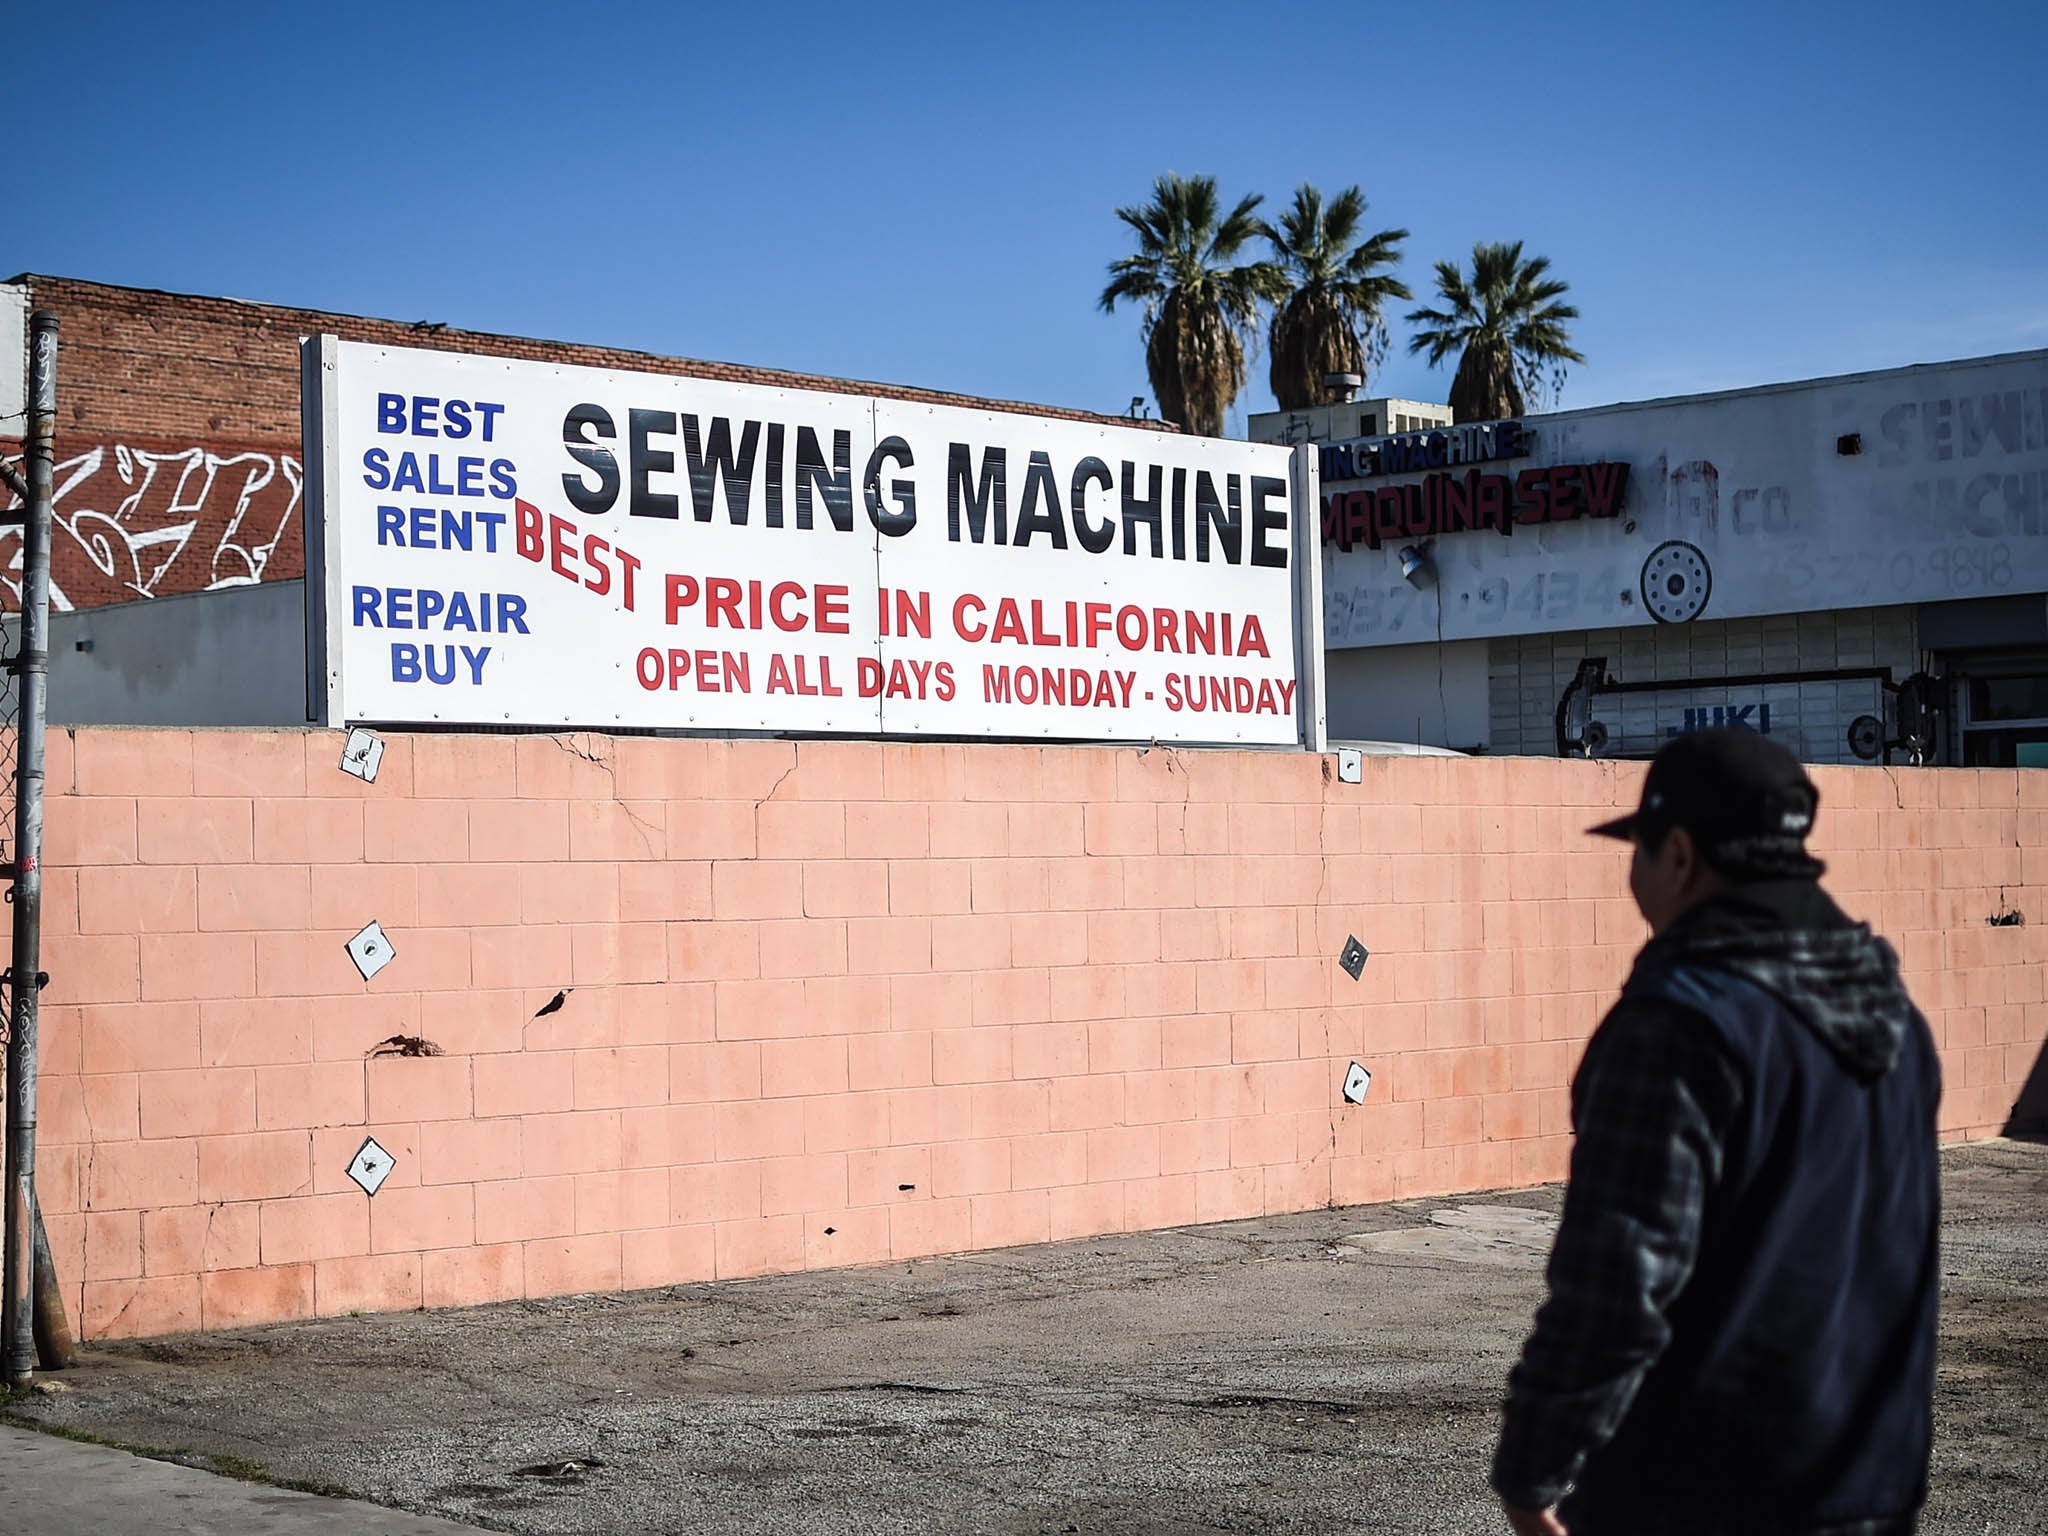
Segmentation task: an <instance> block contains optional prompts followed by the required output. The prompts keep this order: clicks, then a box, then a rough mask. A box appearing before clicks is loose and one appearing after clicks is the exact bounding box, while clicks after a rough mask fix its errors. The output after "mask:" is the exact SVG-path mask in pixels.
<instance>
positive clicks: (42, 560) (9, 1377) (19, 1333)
mask: <svg viewBox="0 0 2048 1536" xmlns="http://www.w3.org/2000/svg"><path fill="white" fill-rule="evenodd" d="M28 356H29V363H28V437H27V439H26V440H25V442H24V444H23V449H24V453H23V458H24V460H25V463H24V464H23V468H24V469H25V470H26V471H27V472H28V473H27V479H28V493H29V494H28V496H27V498H26V500H27V503H28V504H27V507H26V509H25V516H26V522H25V525H24V527H23V529H22V549H21V649H20V652H19V654H18V655H17V656H16V658H15V661H14V663H13V668H12V670H13V671H14V674H15V686H16V688H17V689H18V690H19V691H18V693H17V695H16V698H17V701H18V713H17V716H16V730H17V732H18V737H17V740H18V743H19V757H18V765H17V768H16V771H15V805H14V826H15V832H14V870H13V875H14V954H13V958H12V969H11V971H10V972H9V981H10V986H9V990H8V1002H9V1004H10V1008H11V1013H10V1018H9V1021H8V1031H7V1160H6V1188H5V1191H4V1204H5V1207H6V1218H7V1233H6V1249H5V1269H6V1273H5V1287H4V1297H5V1303H6V1305H5V1310H4V1312H0V1322H4V1324H5V1327H4V1329H0V1373H4V1375H5V1377H6V1382H7V1385H8V1386H10V1387H20V1386H26V1385H27V1384H28V1382H29V1381H30V1380H31V1379H32V1378H33V1377H34V1375H35V1369H36V1341H35V1325H34V1306H35V1286H34V1284H33V1276H32V1270H33V1265H34V1262H35V1260H34V1255H35V1240H34V1231H35V1213H36V1197H35V1188H36V1004H37V1001H38V998H37V992H38V990H39V988H40V986H41V983H42V973H41V965H42V940H43V870H42V854H43V703H44V699H43V694H44V685H45V683H46V682H47V681H48V675H49V670H50V647H49V631H50V502H51V460H52V458H53V456H54V455H53V452H52V449H53V445H54V443H55V440H56V434H57V317H56V316H55V315H53V314H51V313H50V311H48V310H46V309H39V310H37V311H36V312H35V313H34V314H33V315H31V316H30V317H29V354H28Z"/></svg>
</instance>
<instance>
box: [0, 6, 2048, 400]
mask: <svg viewBox="0 0 2048 1536" xmlns="http://www.w3.org/2000/svg"><path fill="white" fill-rule="evenodd" d="M28 41H29V42H30V44H31V47H30V48H27V49H17V50H16V51H14V52H13V53H12V54H11V56H10V67H9V80H8V89H7V91H6V92H5V93H4V99H0V128H4V130H5V134H6V142H8V143H9V144H12V145H14V146H15V155H14V156H13V157H12V164H13V166H14V171H13V173H12V174H11V175H10V176H9V178H8V181H9V185H10V194H9V200H10V203H11V205H12V207H13V210H14V216H13V217H10V218H9V219H8V220H7V221H6V227H5V231H4V233H0V267H4V269H5V270H6V271H7V272H14V271H21V270H29V271H40V272H53V273H61V274H65V275H72V276H80V277H89V278H97V279H101V280H105V281H109V282H116V283H129V284H135V285H138V286H143V287H159V288H168V289H174V290H179V291H186V292H195V293H205V294H230V295H234V296H236V297H240V298H249V299H262V300H269V301H274V302H279V303H288V304H302V305H307V306H310V307H315V308H323V309H333V310H340V311H346V312H352V313H362V314H369V315H377V316H389V317H393V318H398V319H405V320H412V319H427V320H438V321H444V322H447V323H449V324H451V325H456V326H462V327H468V328H472V329H478V330H491V331H504V332H511V333H516V334H527V335H537V336H546V337H559V338H564V339H569V340H576V341H588V342H601V343H607V344H612V345H619V346H628V347H636V348H641V349H644V350H647V351H653V352H662V353H674V354H679V355H683V356H691V357H702V358H715V359H728V360H733V361H740V362H751V363H760V364H766V365H773V366H780V367H788V368H796V369H802V370H805V371H809V372H816V373H824V374H832V375H839V376H844V377H851V378H865V379H883V380H890V381H896V382H902V383H915V384H922V385H928V386H932V387H937V388H946V389H957V390H963V391H968V392H971V393H976V394H986V395H994V396H1002V397H1009V398H1018V399H1025V400H1035V401H1043V402H1048V403H1055V404H1061V405H1072V406H1084V407H1089V408H1094V409H1100V410H1109V411H1120V410H1122V409H1124V408H1125V407H1126V406H1127V405H1128V403H1129V401H1130V398H1131V397H1132V396H1133V395H1136V394H1149V389H1148V386H1147V384H1146V382H1145V376H1144V362H1143V354H1142V348H1141V344H1140V341H1139V331H1138V325H1139V322H1138V316H1137V314H1136V313H1135V312H1121V311H1120V312H1119V313H1118V314H1117V315H1115V316H1113V317H1106V316H1104V315H1102V314H1101V313H1099V312H1098V310H1097V309H1096V307H1095V301H1096V298H1097V296H1098V295H1099V293H1100V292H1101V289H1102V285H1103V283H1104V281H1105V271H1104V269H1105V266H1106V265H1107V263H1108V262H1109V261H1110V260H1112V259H1113V258H1115V257H1117V256H1119V255H1122V254H1125V252H1126V251H1127V249H1128V245H1127V242H1126V240H1125V239H1124V231H1123V228H1122V226H1121V225H1120V224H1119V223H1118V222H1117V221H1116V219H1115V218H1114V215H1113V209H1114V208H1115V206H1116V205H1117V204H1119V203H1129V202H1139V201H1142V200H1144V198H1145V197H1146V196H1147V194H1148V192H1149V189H1150V186H1151V183H1152V179H1153V177H1154V176H1156V175H1157V174H1158V173H1159V172H1161V171H1163V170H1168V169H1172V170H1176V171H1179V172H1182V173H1183V174H1194V173H1206V174H1211V175H1214V176H1216V177H1218V178H1219V179H1220V181H1221V183H1222V186H1223V189H1224V191H1225V192H1226V193H1227V194H1235V193H1238V192H1245V191H1260V192H1263V193H1265V194H1266V196H1267V199H1268V202H1269V204H1274V205H1277V204H1280V203H1282V202H1284V201H1285V200H1286V198H1287V197H1288V195H1289V193H1290V191H1291V189H1292V188H1293V187H1294V186H1295V185H1296V184H1297V183H1299V182H1301V181H1303V180H1308V181H1313V182H1315V183H1317V184H1319V185H1320V186H1322V187H1323V188H1325V189H1326V190H1329V191H1335V190H1336V189H1338V188H1340V187H1343V186H1345V185H1348V184H1350V183H1352V182H1357V183H1359V184H1360V185H1361V186H1363V188H1364V189H1365V192H1366V195H1367V196H1368V198H1369V199H1370V201H1371V215H1370V216H1371V218H1372V219H1373V220H1374V227H1375V228H1379V227H1386V226H1390V225H1398V226H1405V227H1407V228H1408V229H1409V230H1410V231H1411V235H1410V238H1409V241H1408V244H1407V259H1406V261H1405V263H1404V266H1403V275H1404V276H1405V277H1406V279H1407V280H1408V282H1409V284H1410V286H1411V287H1413V288H1414V289H1415V290H1416V291H1417V294H1418V296H1421V295H1422V294H1423V293H1424V292H1425V290H1427V288H1428V286H1429V274H1430V271H1431V268H1432V264H1433V263H1434V261H1435V260H1436V259H1438V258H1440V257H1456V256H1459V255H1461V254H1469V252H1470V249H1471V246H1472V244H1473V242H1474V241H1475V240H1492V239H1521V240H1524V241H1525V242H1527V245H1528V248H1529V249H1530V250H1531V251H1535V252H1542V253H1545V254H1547V255H1549V256H1550V257H1551V259H1552V262H1553V265H1554V267H1555V270H1556V273H1557V274H1558V275H1559V276H1561V277H1563V278H1564V279H1566V280H1567V281H1568V282H1570V283H1571V285H1572V290H1573V293H1572V297H1573V299H1574V300H1575V301H1576V302H1577V304H1578V306H1579V308H1580V310H1581V312H1582V316H1583V318H1582V319H1581V321H1580V322H1579V323H1578V325H1577V327H1576V329H1575V332H1574V334H1575V337H1576V340H1577V342H1578V345H1579V347H1580V350H1581V351H1583V352H1584V353H1585V354H1586V356H1587V364H1586V366H1585V367H1583V368H1580V369H1576V370H1574V371H1573V372H1572V374H1571V375H1570V377H1569V378H1568V380H1567V382H1566V385H1565V390H1564V394H1563V398H1562V402H1561V403H1562V404H1564V405H1567V406H1573V405H1592V404H1598V403H1601V402H1604V401H1609V400H1615V399H1636V398H1644V397H1648V396H1654V395H1660V394H1672V393H1682V392H1686V391H1690V390H1696V389H1709V388H1721V387H1732V386H1736V385H1741V384H1746V383H1755V382H1763V381H1769V380H1778V379H1787V378H1799V377H1809V376H1813V375H1817V374H1826V373H1839V372H1849V371H1854V370H1857V369H1863V368H1874V367H1884V366H1890V365H1895V364H1903V363H1910V362H1917V361H1924V360H1928V359H1933V358H1941V357H1955V356H1968V355H1972V354H1977V353H1985V352H1996V351H2011V350H2017V349H2021V348H2027V347H2041V346H2048V197H2044V196H2043V192H2044V187H2048V177H2044V174H2043V163H2044V162H2043V154H2044V145H2048V90H2044V88H2043V78H2044V76H2043V66H2044V64H2048V7H2041V6H2038V5H2029V4H2019V3H2010V4H2005V3H1998V0H1992V3H1987V4H1985V5H1982V6H1978V7H1973V8H1940V7H1936V6H1933V5H1906V4H1892V3H1885V0H1867V3H1860V4H1838V5H1809V4H1792V5H1785V4H1782V3H1780V4H1775V5H1750V4H1729V5H1717V6H1712V7H1704V6H1703V7H1686V8H1680V7H1663V6H1643V5H1640V4H1635V5H1618V6H1608V5H1598V4H1589V3H1581V4H1572V3H1564V4H1556V5H1528V4H1523V5H1492V4H1470V5H1461V6H1457V7H1447V8H1439V7H1430V6H1426V5H1420V4H1418V5H1411V6H1403V7H1343V6H1335V5H1329V4H1322V5H1316V6H1289V5H1282V4H1259V5H1231V6H1210V5H1204V4H1200V3H1185V4H1176V5H1152V4H1145V5H1138V4H1129V5H1117V4H1101V3H1098V4H1094V5H1042V6H1035V7H1029V8H1023V7H1020V8H1016V9H1013V10H1005V9H1002V8H999V7H974V6H964V5H957V4H955V5H932V6H898V5H890V4H886V3H871V4H869V5H865V6H847V5H817V6H808V5H797V6H787V7H777V6H772V5H756V6H722V7H716V8H713V7H706V6H699V5H677V4H666V5H655V4H639V3H629V0H616V3H613V4H609V5H605V6H602V7H594V6H593V7H579V6H574V5H565V4H550V5H525V4H518V3H504V4H496V5H456V4H435V3H432V0H415V3H412V4H408V5H392V6H386V5H373V4H351V5H337V6H319V7H315V6H296V5H294V6H274V5H265V6H243V7H237V6H227V5H205V4H200V5H194V6H160V5H147V6H144V5H135V6H118V5H97V4H92V3H89V0H88V3H74V4H70V5H65V6H51V7H45V8H43V9H41V10H39V11H37V12H36V14H35V18H34V26H33V28H32V35H31V36H30V38H29V39H28ZM29 146H33V160H32V159H31V158H30V157H29V156H28V155H26V154H25V153H24V151H25V150H27V149H28V147H29ZM38 162H39V163H38ZM32 165H33V168H34V173H33V174H31V173H30V172H31V166H32ZM28 197H34V198H35V199H36V201H37V202H38V203H39V204H40V206H39V207H36V208H35V209H34V211H33V212H31V211H30V209H29V206H28V203H27V198H28ZM1403 332H1404V328H1403V327H1401V326H1400V325H1398V324H1397V326H1396V352H1395V354H1394V355H1393V356H1392V357H1390V359H1389V360H1388V362H1387V364H1386V365H1385V367H1384V368H1383V370H1382V371H1381V373H1380V374H1379V375H1378V376H1377V377H1376V378H1375V380H1374V381H1373V384H1372V389H1373V392H1374V393H1396V394H1404V395H1409V396H1423V397H1427V398H1432V399H1441V398H1443V392H1444V390H1445V389H1446V388H1447V386H1448V382H1449V375H1448V370H1445V371H1442V372H1438V373H1434V374H1433V373H1432V372H1431V371H1430V370H1429V369H1427V368H1426V367H1424V366H1422V364H1421V363H1420V361H1419V360H1416V359H1412V358H1410V357H1409V356H1408V355H1407V354H1406V352H1405V349H1403V348H1402V347H1401V345H1400V338H1401V336H1402V335H1403ZM1270 405H1271V395H1270V393H1269V392H1268V390H1267V389H1266V385H1265V375H1264V368H1263V362H1262V361H1261V362H1260V363H1256V364H1255V365H1254V368H1253V377H1252V382H1251V385H1250V387H1249V388H1248V389H1247V390H1246V392H1245V394H1244V396H1243V397H1242V398H1241V400H1240V410H1243V409H1246V408H1249V409H1251V410H1260V409H1266V408H1269V407H1270ZM1234 424H1235V423H1234Z"/></svg>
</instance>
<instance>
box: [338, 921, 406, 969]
mask: <svg viewBox="0 0 2048 1536" xmlns="http://www.w3.org/2000/svg"><path fill="white" fill-rule="evenodd" d="M397 953H398V951H397V950H395V949H393V948H392V947H391V941H390V940H389V939H387V938H385V937H384V929H383V926H382V925H381V924H379V923H372V924H370V926H369V927H367V928H365V929H364V930H363V931H362V932H361V933H359V934H357V935H356V936H355V937H354V938H352V939H350V940H349V941H348V957H349V959H351V960H353V961H355V963H356V969H357V970H359V971H361V972H362V973H363V980H365V981H368V980H369V979H370V978H371V977H372V976H375V975H376V974H377V973H378V972H379V971H381V970H383V969H384V967H385V966H387V965H389V964H390V963H391V961H392V958H393V957H394V956H395V955H396V954H397Z"/></svg>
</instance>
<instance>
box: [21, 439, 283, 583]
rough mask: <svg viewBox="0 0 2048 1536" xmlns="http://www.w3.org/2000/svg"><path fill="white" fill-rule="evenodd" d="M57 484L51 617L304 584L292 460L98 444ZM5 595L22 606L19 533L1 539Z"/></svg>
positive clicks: (65, 469)
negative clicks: (283, 582)
mask: <svg viewBox="0 0 2048 1536" xmlns="http://www.w3.org/2000/svg"><path fill="white" fill-rule="evenodd" d="M52 479H53V488H54V491H55V503H54V507H53V511H52V519H53V526H52V528H51V535H50V536H51V539H52V541H53V544H52V549H51V562H50V606H51V607H52V608H53V609H58V610H60V611H61V610H68V609H74V608H96V607H99V606H101V605H103V604H106V603H128V602H134V601H136V600H137V599H140V598H146V597H167V596H169V595H171V594H172V593H176V592H206V591H212V590H213V589H215V588H218V587H240V586H248V585H251V584H252V583H255V582H259V581H263V580H265V579H271V580H276V579H279V578H283V577H288V576H299V575H303V574H304V570H305V557H304V550H303V547H302V546H301V544H300V543H299V540H298V537H297V535H296V532H295V530H294V524H295V522H296V520H297V518H298V515H299V499H300V491H301V488H302V485H303V482H304V479H305V474H304V470H303V468H302V467H301V465H300V463H299V461H298V459H297V458H295V457H293V456H292V455H290V454H284V453H265V452H263V451H261V450H257V449H251V450H245V451H242V452H233V453H221V452H215V451H214V450H212V449H210V448H204V447H197V446H195V447H190V448H168V449H167V448H145V447H139V446H135V445H132V444H128V443H100V444H96V445H95V446H93V447H91V448H88V449H86V450H85V451H83V452H81V453H76V454H73V455H71V456H69V457H66V458H64V459H63V460H61V461H60V462H59V463H58V464H57V465H56V466H55V473H54V475H53V477H52ZM287 534H291V535H292V537H291V538H289V539H287V537H286V535H287ZM0 593H4V602H5V606H6V607H7V608H9V609H13V608H16V607H19V606H20V602H21V530H20V529H19V528H5V529H0Z"/></svg>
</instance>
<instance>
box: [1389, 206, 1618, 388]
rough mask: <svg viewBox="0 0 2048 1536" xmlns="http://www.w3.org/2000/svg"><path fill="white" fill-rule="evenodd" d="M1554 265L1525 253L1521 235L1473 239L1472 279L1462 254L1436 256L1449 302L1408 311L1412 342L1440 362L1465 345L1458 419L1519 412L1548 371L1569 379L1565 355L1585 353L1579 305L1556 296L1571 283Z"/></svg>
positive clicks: (1454, 383)
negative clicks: (1577, 324) (1572, 327)
mask: <svg viewBox="0 0 2048 1536" xmlns="http://www.w3.org/2000/svg"><path fill="white" fill-rule="evenodd" d="M1549 270H1550V258H1549V257H1547V256H1532V257H1530V258H1529V259H1528V260H1527V261H1524V260H1523V259H1522V242H1521V241H1519V240H1517V241H1516V242H1515V243H1514V244H1513V245H1475V246H1473V247H1472V276H1471V278H1470V279H1469V280H1468V279H1467V278H1466V276H1465V274H1464V273H1463V272H1461V271H1459V269H1458V266H1457V263H1455V262H1450V261H1440V262H1438V263H1437V264H1436V291H1437V293H1438V294H1439V295H1441V296H1442V298H1443V301H1444V304H1445V305H1446V308H1444V309H1418V310H1415V311H1414V312H1413V313H1411V314H1410V315H1409V316H1408V323H1409V324H1410V325H1413V326H1415V327H1416V328H1417V329H1416V332H1415V334H1414V335H1413V336H1411V337H1410V338H1409V339H1408V350H1409V351H1410V352H1421V351H1425V350H1426V351H1427V352H1428V353H1429V362H1430V366H1431V367H1435V366H1436V365H1437V364H1438V363H1441V362H1442V361H1443V360H1444V359H1445V358H1446V357H1449V356H1450V355H1451V353H1452V352H1454V351H1459V350H1460V349H1462V353H1463V355H1462V356H1460V357H1459V359H1458V373H1457V377H1455V378H1454V379H1452V380H1451V399H1450V405H1451V419H1452V420H1454V421H1497V420H1499V419H1501V418H1502V417H1506V416H1519V415H1521V414H1522V412H1523V411H1525V410H1526V409H1527V408H1528V399H1529V397H1530V396H1536V397H1539V398H1540V397H1541V396H1542V394H1543V393H1544V384H1545V381H1546V377H1547V380H1548V383H1549V386H1550V388H1551V389H1552V390H1555V389H1557V388H1558V387H1559V386H1560V385H1562V384H1563V382H1564V365H1565V364H1566V363H1583V362H1584V361H1585V359H1584V358H1583V357H1581V356H1580V355H1579V354H1578V353H1577V352H1575V351H1573V350H1572V345H1571V338H1570V336H1569V335H1568V334H1567V332H1566V329H1565V322H1566V321H1567V320H1576V319H1578V318H1579V312H1578V311H1577V310H1576V309H1574V308H1572V306H1571V305H1569V304H1560V303H1558V302H1557V300H1558V299H1559V298H1561V297H1562V296H1563V295H1564V294H1565V293H1566V292H1568V291H1569V289H1570V287H1571V285H1570V284H1569V283H1561V282H1559V281H1558V280H1557V279H1556V278H1546V277H1545V276H1544V274H1545V273H1546V272H1548V271H1549Z"/></svg>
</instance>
